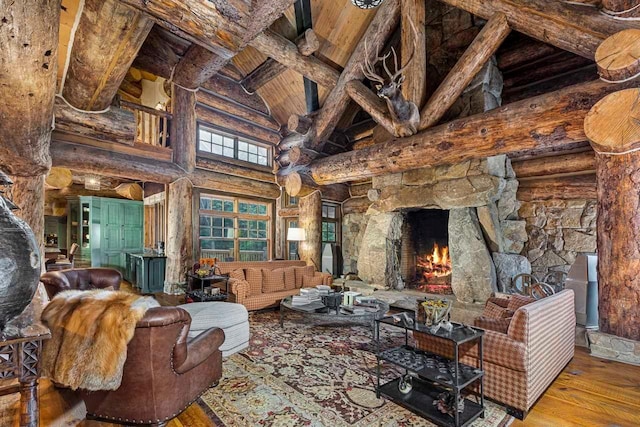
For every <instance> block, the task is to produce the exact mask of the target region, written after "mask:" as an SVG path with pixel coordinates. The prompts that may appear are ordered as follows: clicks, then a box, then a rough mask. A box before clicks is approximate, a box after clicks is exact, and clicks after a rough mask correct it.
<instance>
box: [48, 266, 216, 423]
mask: <svg viewBox="0 0 640 427" xmlns="http://www.w3.org/2000/svg"><path fill="white" fill-rule="evenodd" d="M106 270H110V269H100V268H91V269H86V270H84V271H83V270H82V269H76V270H66V271H59V272H50V273H45V274H43V275H42V281H43V282H45V286H47V285H46V284H47V283H48V286H47V292H48V293H49V296H51V297H52V296H54V295H55V294H56V293H58V292H61V291H63V290H67V289H92V288H107V287H109V286H113V287H114V289H117V288H118V287H119V285H120V279H121V276H120V273H119V272H118V271H117V270H111V271H110V272H109V271H106ZM45 276H46V277H45ZM190 326H191V317H190V316H189V313H187V312H186V311H185V310H183V309H181V308H179V307H157V308H151V309H149V310H147V312H146V314H145V316H144V317H143V318H142V319H141V320H140V321H139V322H138V323H137V325H136V330H135V333H134V335H133V338H132V339H131V341H130V342H129V345H128V347H127V360H126V362H125V364H124V369H123V375H122V382H121V384H120V387H119V388H118V389H117V390H114V391H92V392H88V391H82V390H80V393H81V396H82V399H83V400H84V402H85V406H86V408H87V419H90V420H100V421H106V422H110V423H116V424H125V425H149V426H164V425H166V424H167V423H168V422H169V421H170V420H171V419H172V418H175V417H176V416H178V415H179V414H180V413H181V412H182V411H184V410H185V409H186V408H187V407H189V405H191V404H192V403H193V402H194V401H195V400H196V399H197V398H198V397H199V396H200V395H201V394H202V393H204V392H205V391H206V390H207V389H208V388H209V387H211V386H214V385H216V384H217V383H218V381H219V380H220V378H221V376H222V352H221V351H220V346H221V345H222V343H223V342H224V339H225V336H224V332H223V331H222V329H220V328H210V329H208V330H206V331H203V332H202V333H200V334H199V335H198V336H197V337H196V338H194V339H190V338H189V330H190Z"/></svg>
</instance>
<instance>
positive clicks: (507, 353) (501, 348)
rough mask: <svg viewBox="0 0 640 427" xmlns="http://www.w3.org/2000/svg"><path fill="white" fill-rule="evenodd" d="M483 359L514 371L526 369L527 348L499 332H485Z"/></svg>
mask: <svg viewBox="0 0 640 427" xmlns="http://www.w3.org/2000/svg"><path fill="white" fill-rule="evenodd" d="M483 345H484V348H483V354H484V359H485V360H487V361H489V362H491V363H494V364H496V365H500V366H504V367H506V368H509V369H513V370H516V371H526V369H527V347H526V345H525V344H524V343H522V342H519V341H516V340H514V339H511V338H509V336H508V335H506V334H503V333H501V332H495V331H491V330H485V335H484V340H483Z"/></svg>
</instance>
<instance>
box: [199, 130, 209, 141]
mask: <svg viewBox="0 0 640 427" xmlns="http://www.w3.org/2000/svg"><path fill="white" fill-rule="evenodd" d="M198 139H199V140H200V141H209V142H211V133H209V132H207V131H206V130H204V129H200V131H199V132H198Z"/></svg>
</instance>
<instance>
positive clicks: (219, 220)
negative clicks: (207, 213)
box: [213, 217, 222, 227]
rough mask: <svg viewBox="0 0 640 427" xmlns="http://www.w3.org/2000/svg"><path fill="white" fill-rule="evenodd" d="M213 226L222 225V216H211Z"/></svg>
mask: <svg viewBox="0 0 640 427" xmlns="http://www.w3.org/2000/svg"><path fill="white" fill-rule="evenodd" d="M213 226H214V227H222V218H220V217H215V218H213Z"/></svg>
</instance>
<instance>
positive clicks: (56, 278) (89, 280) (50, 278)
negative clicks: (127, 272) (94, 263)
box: [40, 268, 122, 298]
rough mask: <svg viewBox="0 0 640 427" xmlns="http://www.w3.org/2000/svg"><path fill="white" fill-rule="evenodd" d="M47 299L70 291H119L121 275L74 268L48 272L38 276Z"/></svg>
mask: <svg viewBox="0 0 640 427" xmlns="http://www.w3.org/2000/svg"><path fill="white" fill-rule="evenodd" d="M40 281H41V282H42V283H43V284H44V287H45V289H46V290H47V294H48V295H49V298H53V296H54V295H55V294H57V293H58V292H62V291H67V290H70V289H79V290H82V291H85V290H89V289H105V288H109V287H112V288H113V290H114V291H117V290H119V289H120V282H122V274H120V272H119V271H118V270H114V269H113V268H74V269H71V270H61V271H49V272H47V273H44V274H43V275H42V276H40Z"/></svg>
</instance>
